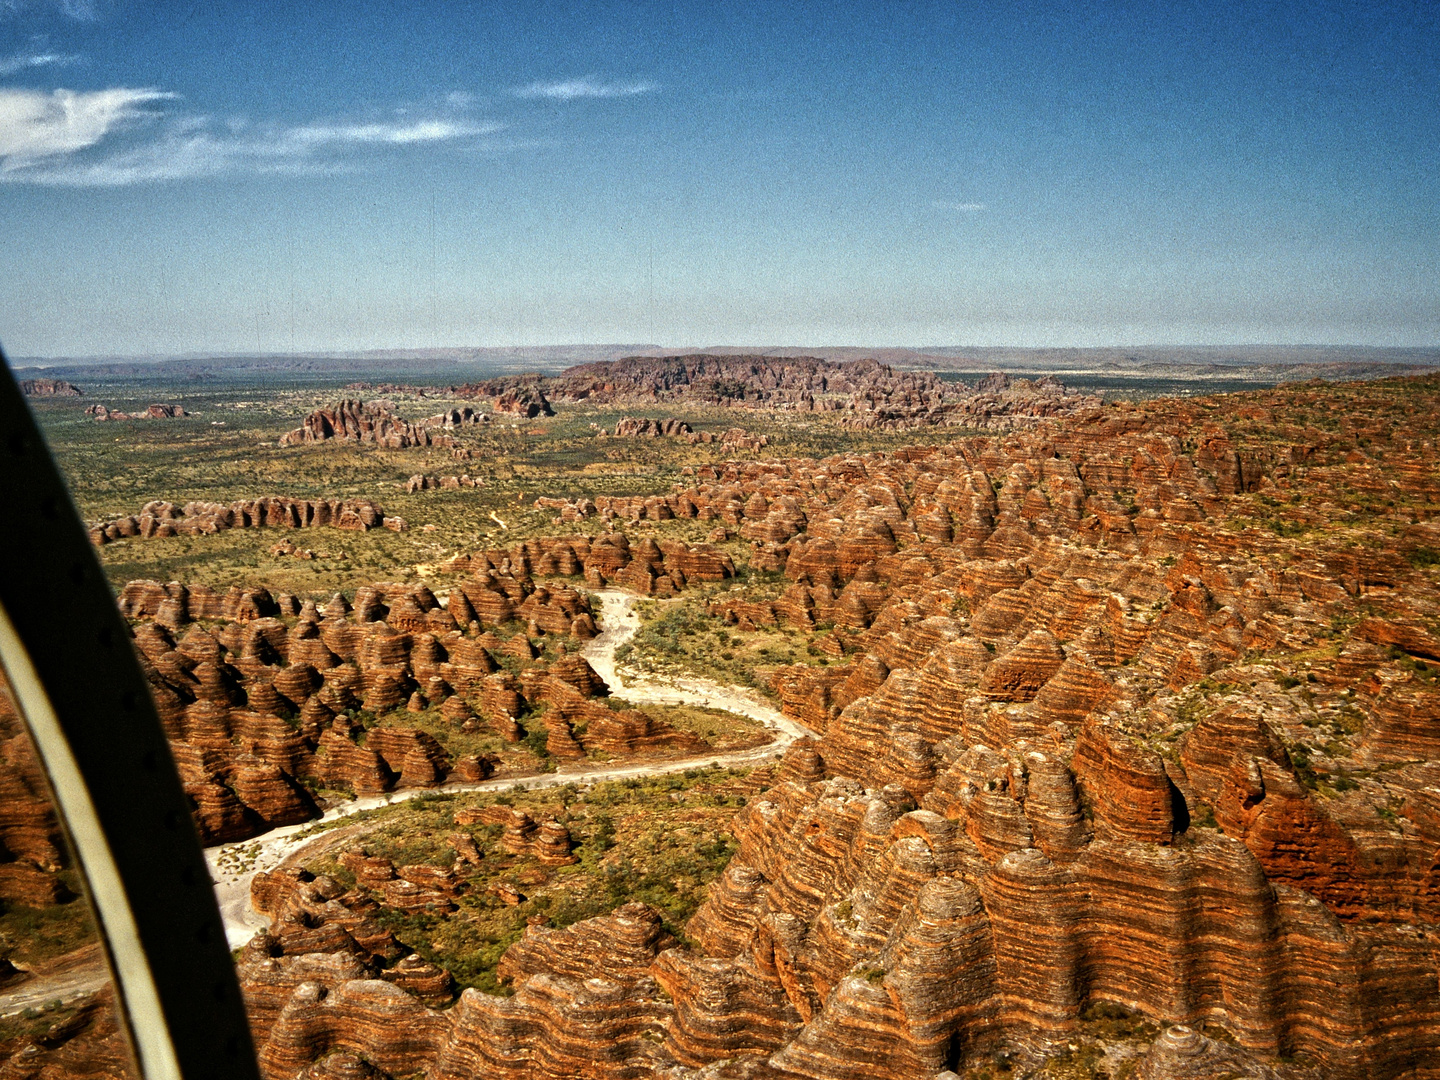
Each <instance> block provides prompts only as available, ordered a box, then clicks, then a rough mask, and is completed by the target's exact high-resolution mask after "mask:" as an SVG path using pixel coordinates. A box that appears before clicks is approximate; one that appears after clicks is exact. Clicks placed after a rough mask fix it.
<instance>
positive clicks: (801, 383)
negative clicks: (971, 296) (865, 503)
mask: <svg viewBox="0 0 1440 1080" xmlns="http://www.w3.org/2000/svg"><path fill="white" fill-rule="evenodd" d="M450 393H451V394H453V395H455V396H457V397H466V398H472V399H479V398H494V399H496V403H497V404H496V408H497V410H500V409H501V408H502V406H501V405H500V402H501V401H505V402H509V401H511V400H512V399H513V400H514V401H515V402H517V403H518V402H523V401H527V400H534V399H537V398H538V399H541V400H543V398H544V397H545V395H548V396H549V397H550V398H553V399H554V400H556V401H566V402H578V401H584V402H590V403H594V404H598V405H617V404H642V405H643V404H649V403H653V402H656V401H683V402H691V403H694V404H697V405H709V406H725V407H731V408H752V409H756V408H767V409H775V408H778V409H787V410H796V411H801V412H818V413H834V414H837V415H839V416H840V417H842V419H843V420H844V421H845V422H846V423H848V424H852V425H854V426H857V427H885V428H896V427H912V426H916V425H921V424H936V423H960V424H965V425H966V426H968V427H975V428H994V429H997V430H1002V431H1003V430H1011V429H1014V428H1017V427H1024V426H1030V425H1033V424H1035V423H1037V422H1038V421H1039V420H1040V419H1041V418H1044V417H1052V416H1063V415H1069V414H1072V413H1075V412H1078V411H1081V410H1086V409H1093V408H1095V407H1097V406H1098V405H1099V399H1098V398H1094V397H1087V396H1084V395H1081V394H1078V393H1076V392H1075V391H1073V390H1067V389H1066V388H1065V387H1063V386H1062V385H1061V384H1060V383H1059V382H1057V381H1056V380H1055V379H1053V378H1049V377H1047V378H1043V379H1040V380H1037V381H1034V382H1031V381H1029V380H1025V379H1017V380H1013V381H1012V380H1011V379H1009V378H1008V377H1007V376H1005V375H999V374H997V375H992V376H989V377H988V378H985V379H982V380H981V381H980V383H979V385H977V386H976V387H974V388H973V389H972V388H970V387H966V386H964V385H963V384H960V383H953V382H944V381H942V380H941V379H939V378H938V377H937V376H936V375H934V374H933V373H932V372H928V371H901V370H897V369H895V368H892V367H890V366H888V365H886V364H881V363H878V362H877V361H874V360H852V361H845V362H838V363H837V362H831V361H827V360H819V359H815V358H811V357H774V356H711V355H704V354H698V355H693V356H675V357H663V358H655V357H638V356H637V357H629V358H626V359H623V360H613V361H606V362H603V363H595V364H581V365H579V366H578V367H573V368H569V369H567V370H565V371H564V372H562V373H561V374H559V375H557V376H553V377H541V376H533V375H530V376H509V377H505V378H500V379H491V380H489V381H488V382H482V383H470V384H467V385H465V386H452V387H451V388H450ZM546 404H547V406H548V402H546ZM530 415H535V414H530ZM629 419H633V418H627V420H629ZM625 422H626V421H623V420H622V421H621V423H622V424H624V423H625ZM636 423H637V424H639V425H641V426H643V425H645V424H646V423H664V422H656V421H645V420H639V421H636ZM677 423H678V421H677ZM618 433H619V432H618V431H617V434H618ZM727 434H728V433H727ZM750 438H751V437H749V436H747V435H737V436H735V437H734V439H733V440H731V441H732V442H733V445H735V446H736V448H737V449H738V448H740V447H741V444H742V441H744V440H748V439H750ZM763 445H764V443H763V441H761V442H759V444H758V445H757V446H755V447H754V448H756V449H758V448H759V446H763Z"/></svg>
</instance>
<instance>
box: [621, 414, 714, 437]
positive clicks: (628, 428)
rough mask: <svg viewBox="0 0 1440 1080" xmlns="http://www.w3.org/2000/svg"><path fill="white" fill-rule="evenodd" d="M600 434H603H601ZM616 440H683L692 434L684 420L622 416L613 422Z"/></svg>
mask: <svg viewBox="0 0 1440 1080" xmlns="http://www.w3.org/2000/svg"><path fill="white" fill-rule="evenodd" d="M601 434H604V432H602V433H601ZM613 434H614V436H615V437H616V438H617V439H659V438H669V439H673V438H685V437H686V436H688V435H692V434H694V432H693V431H692V430H691V428H690V425H689V424H687V423H685V421H684V420H676V419H675V418H674V417H673V416H672V417H668V418H667V419H664V420H651V419H649V418H648V417H640V416H623V417H621V418H620V419H619V420H617V421H615V431H614V432H613Z"/></svg>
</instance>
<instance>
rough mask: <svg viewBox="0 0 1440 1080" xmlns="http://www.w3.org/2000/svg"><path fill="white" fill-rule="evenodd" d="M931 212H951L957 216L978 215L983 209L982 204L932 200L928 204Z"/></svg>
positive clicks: (983, 205)
mask: <svg viewBox="0 0 1440 1080" xmlns="http://www.w3.org/2000/svg"><path fill="white" fill-rule="evenodd" d="M930 208H931V209H932V210H952V211H954V212H955V213H958V214H978V213H979V212H980V211H981V210H984V209H985V204H984V203H983V202H957V201H955V200H953V199H934V200H932V201H931V203H930Z"/></svg>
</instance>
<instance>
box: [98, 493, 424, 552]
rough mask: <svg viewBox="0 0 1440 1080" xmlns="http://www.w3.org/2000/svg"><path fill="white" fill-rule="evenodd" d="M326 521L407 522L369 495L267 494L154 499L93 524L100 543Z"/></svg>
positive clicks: (398, 526)
mask: <svg viewBox="0 0 1440 1080" xmlns="http://www.w3.org/2000/svg"><path fill="white" fill-rule="evenodd" d="M325 525H328V526H330V527H332V528H336V529H349V530H352V531H354V532H366V531H368V530H370V529H378V528H381V527H383V528H386V529H390V530H392V531H393V532H403V531H404V530H405V527H406V522H405V519H404V518H399V517H386V516H385V511H384V509H382V508H381V506H380V504H379V503H376V502H372V501H371V500H370V499H291V498H286V497H285V496H280V495H268V496H266V497H265V498H262V499H241V500H239V501H237V502H232V503H214V502H195V501H192V502H187V503H185V504H184V505H183V506H177V505H175V504H174V503H172V502H165V501H163V500H160V499H155V500H152V501H150V502H148V503H146V504H145V505H144V506H142V507H141V508H140V512H139V513H138V514H127V515H125V516H124V517H119V518H115V519H114V520H112V521H105V522H101V523H99V524H97V525H94V526H92V527H91V529H90V542H91V543H92V544H94V545H95V546H96V547H100V546H101V545H104V544H108V543H110V542H111V541H112V540H120V539H123V538H129V537H134V536H138V537H142V538H143V539H146V540H149V539H151V538H154V537H159V538H161V539H163V538H165V537H167V536H208V535H211V534H213V533H217V532H223V531H224V530H226V529H259V528H265V527H272V528H286V529H308V528H316V527H319V526H325Z"/></svg>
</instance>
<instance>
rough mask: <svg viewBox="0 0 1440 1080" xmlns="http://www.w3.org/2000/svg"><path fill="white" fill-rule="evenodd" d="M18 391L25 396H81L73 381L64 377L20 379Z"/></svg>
mask: <svg viewBox="0 0 1440 1080" xmlns="http://www.w3.org/2000/svg"><path fill="white" fill-rule="evenodd" d="M20 392H21V393H22V394H24V395H25V396H26V397H81V396H82V392H81V390H80V388H79V387H78V386H76V385H75V384H74V383H69V382H66V381H65V380H64V379H21V380H20Z"/></svg>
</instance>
